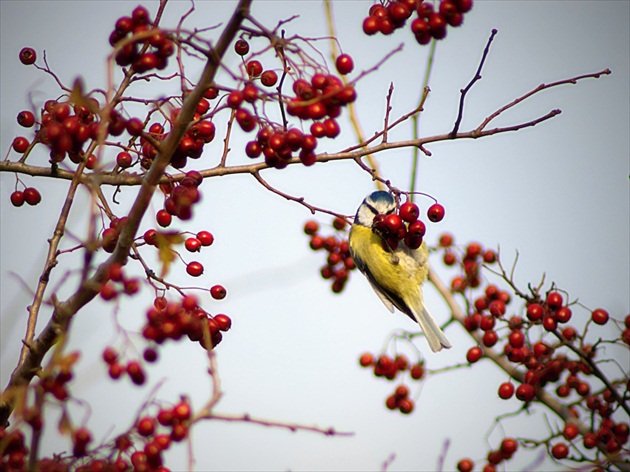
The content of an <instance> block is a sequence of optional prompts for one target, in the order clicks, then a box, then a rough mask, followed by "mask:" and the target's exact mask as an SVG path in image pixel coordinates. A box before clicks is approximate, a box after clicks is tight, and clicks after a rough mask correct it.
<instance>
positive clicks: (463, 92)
mask: <svg viewBox="0 0 630 472" xmlns="http://www.w3.org/2000/svg"><path fill="white" fill-rule="evenodd" d="M496 34H497V30H496V29H493V30H492V32H491V33H490V38H488V42H487V43H486V47H485V49H484V50H483V55H482V56H481V61H480V62H479V67H477V72H475V76H474V77H473V78H472V79H471V81H470V82H469V83H468V85H466V87H464V88H463V89H462V90H460V93H461V96H460V97H459V111H458V112H457V119H456V120H455V125H454V126H453V131H451V133H450V134H451V137H452V138H454V137H455V136H457V131H459V125H460V124H461V122H462V118H463V116H464V99H465V98H466V94H467V93H468V91H469V90H470V89H471V88H472V86H473V85H475V82H477V81H478V80H481V69H482V68H483V64H484V63H485V62H486V57H488V52H490V45H491V44H492V40H493V39H494V36H495V35H496Z"/></svg>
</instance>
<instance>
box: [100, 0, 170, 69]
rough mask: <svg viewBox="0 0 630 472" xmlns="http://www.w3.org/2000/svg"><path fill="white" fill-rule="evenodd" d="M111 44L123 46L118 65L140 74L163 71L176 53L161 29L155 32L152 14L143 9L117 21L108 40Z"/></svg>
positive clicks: (141, 7)
mask: <svg viewBox="0 0 630 472" xmlns="http://www.w3.org/2000/svg"><path fill="white" fill-rule="evenodd" d="M109 44H111V45H112V46H114V47H117V46H119V45H120V49H119V51H118V52H117V53H116V64H118V65H119V66H128V65H131V67H132V68H133V70H134V71H135V72H138V73H143V72H148V71H150V70H152V69H158V70H162V69H164V68H165V67H166V66H167V59H168V58H169V57H170V56H172V55H173V53H174V52H175V47H174V46H173V42H172V41H171V40H170V39H169V38H168V36H167V35H166V34H165V33H164V32H163V31H160V30H159V29H152V25H151V18H150V15H149V12H148V11H147V9H146V8H144V7H143V6H137V7H136V8H135V9H134V10H133V12H132V13H131V16H130V17H129V16H123V17H120V18H118V20H117V21H116V24H115V26H114V30H113V31H112V33H111V34H110V36H109Z"/></svg>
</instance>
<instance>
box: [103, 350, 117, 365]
mask: <svg viewBox="0 0 630 472" xmlns="http://www.w3.org/2000/svg"><path fill="white" fill-rule="evenodd" d="M117 359H118V353H117V352H116V350H115V349H114V348H112V347H106V348H105V350H104V351H103V360H104V361H105V362H106V363H107V364H113V363H114V362H116V360H117Z"/></svg>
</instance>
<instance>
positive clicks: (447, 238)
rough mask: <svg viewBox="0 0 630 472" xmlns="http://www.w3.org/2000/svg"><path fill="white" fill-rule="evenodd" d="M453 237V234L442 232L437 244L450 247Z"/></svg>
mask: <svg viewBox="0 0 630 472" xmlns="http://www.w3.org/2000/svg"><path fill="white" fill-rule="evenodd" d="M454 241H455V239H454V238H453V235H452V234H450V233H443V234H442V235H440V239H439V244H440V246H442V247H451V246H452V245H453V243H454Z"/></svg>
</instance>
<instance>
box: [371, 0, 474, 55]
mask: <svg viewBox="0 0 630 472" xmlns="http://www.w3.org/2000/svg"><path fill="white" fill-rule="evenodd" d="M472 4H473V2H472V0H441V1H440V6H439V7H438V11H435V8H434V6H433V2H428V1H421V0H390V1H388V2H387V3H386V5H382V4H380V3H377V4H375V5H372V6H371V7H370V10H369V16H368V17H367V18H366V19H365V20H363V32H364V33H365V34H367V35H368V36H371V35H374V34H376V33H381V34H385V35H389V34H392V33H393V32H394V30H397V29H399V28H402V27H403V26H404V25H405V23H406V22H407V20H408V19H409V18H411V16H412V15H413V14H414V13H416V15H417V17H416V18H415V19H414V20H413V21H412V22H411V32H412V33H413V34H414V36H415V38H416V41H417V42H418V43H419V44H428V43H429V42H430V41H431V38H435V39H443V38H445V37H446V28H447V27H448V26H460V25H461V24H462V23H463V22H464V13H466V12H468V11H470V10H471V8H472Z"/></svg>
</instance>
